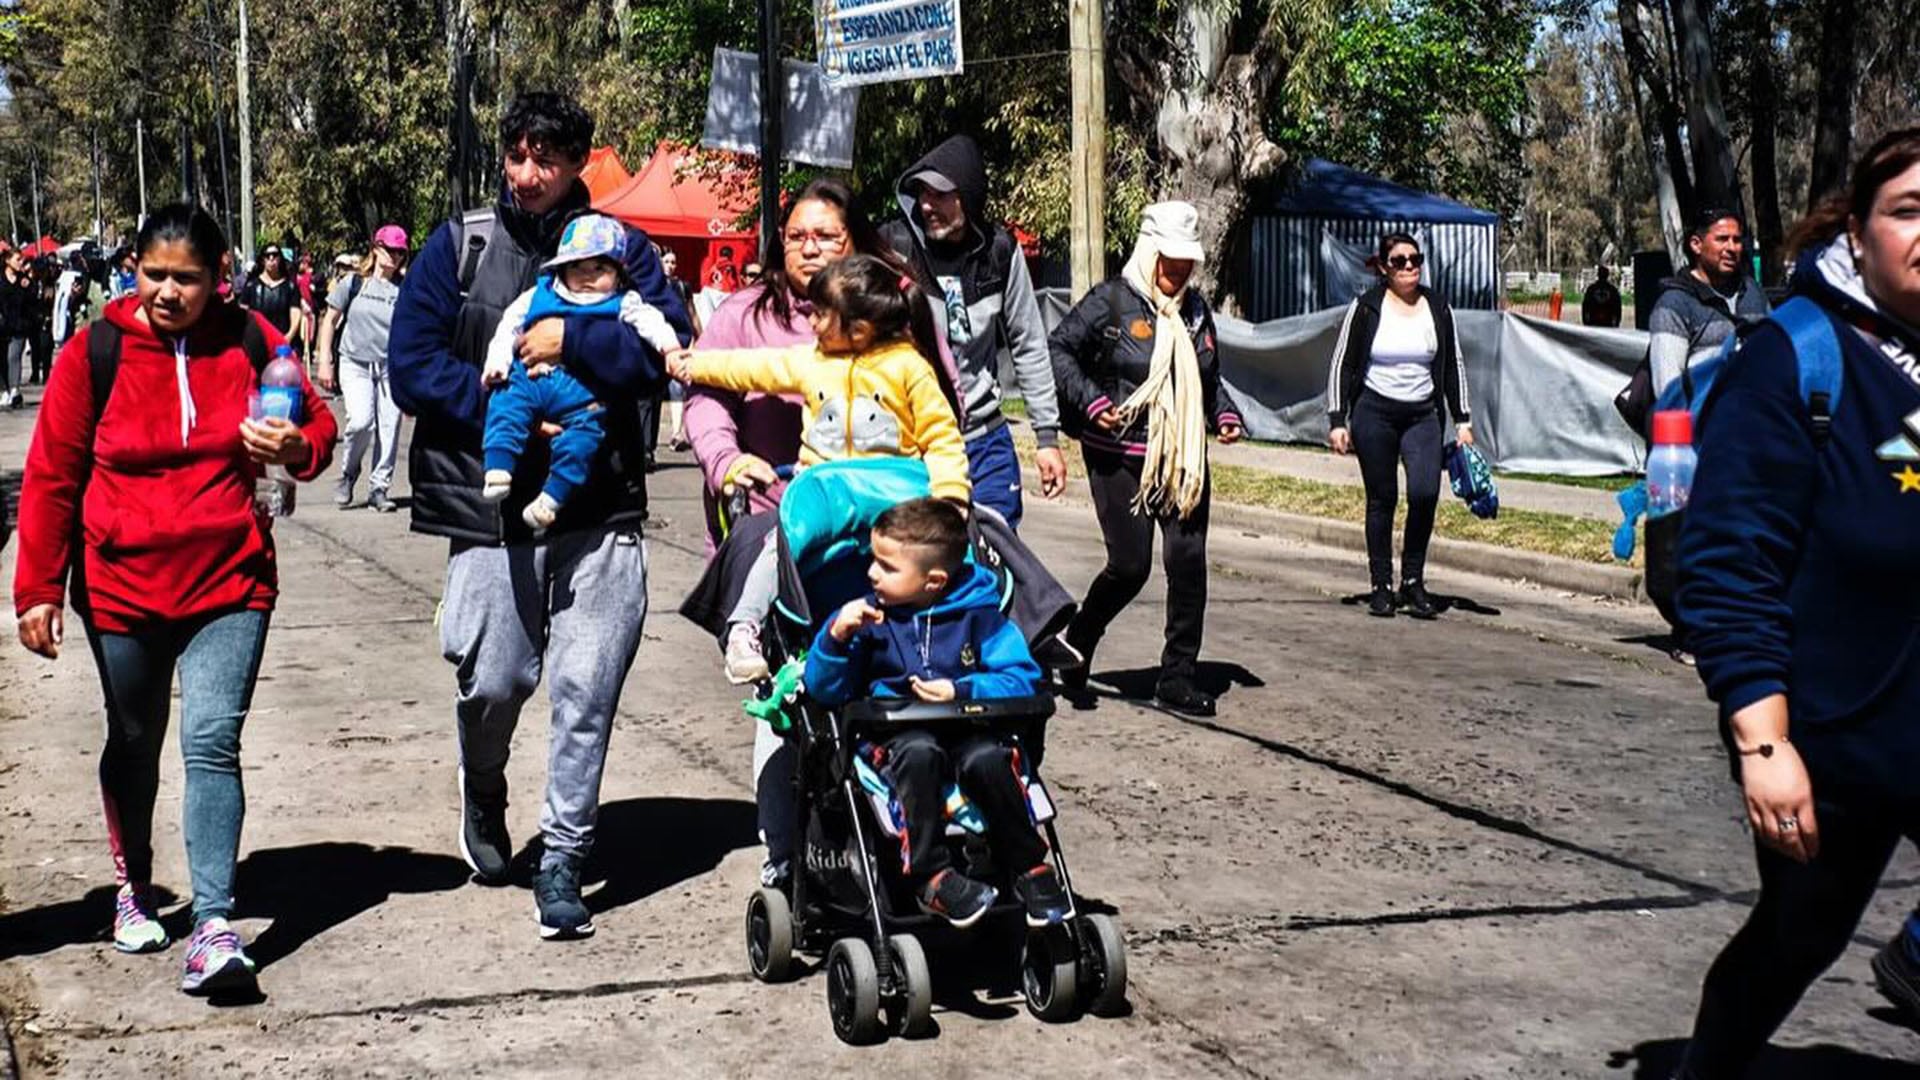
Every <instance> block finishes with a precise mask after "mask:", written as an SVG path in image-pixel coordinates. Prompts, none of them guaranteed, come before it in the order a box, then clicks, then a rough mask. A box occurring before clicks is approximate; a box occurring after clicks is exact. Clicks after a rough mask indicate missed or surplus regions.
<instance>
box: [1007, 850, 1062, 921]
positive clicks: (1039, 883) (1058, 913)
mask: <svg viewBox="0 0 1920 1080" xmlns="http://www.w3.org/2000/svg"><path fill="white" fill-rule="evenodd" d="M1013 893H1014V895H1015V896H1018V897H1019V898H1020V902H1021V903H1022V904H1024V905H1026V908H1027V925H1028V926H1036V927H1038V926H1053V925H1055V924H1057V923H1063V922H1066V921H1067V912H1068V910H1069V909H1070V908H1071V907H1072V904H1071V903H1069V902H1068V900H1067V890H1065V889H1063V888H1061V887H1060V876H1059V875H1058V874H1055V873H1054V872H1053V867H1051V866H1048V865H1047V864H1046V863H1041V864H1040V865H1039V866H1036V867H1034V868H1033V869H1031V870H1029V871H1027V872H1026V873H1024V874H1021V875H1020V876H1019V877H1017V878H1015V879H1014V882H1013Z"/></svg>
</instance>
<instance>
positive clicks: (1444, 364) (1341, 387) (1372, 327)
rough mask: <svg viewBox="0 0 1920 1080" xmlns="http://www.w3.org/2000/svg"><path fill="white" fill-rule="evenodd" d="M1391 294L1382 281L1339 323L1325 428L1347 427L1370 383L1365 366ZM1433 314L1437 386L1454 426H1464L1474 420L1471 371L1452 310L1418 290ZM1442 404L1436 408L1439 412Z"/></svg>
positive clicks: (1358, 299)
mask: <svg viewBox="0 0 1920 1080" xmlns="http://www.w3.org/2000/svg"><path fill="white" fill-rule="evenodd" d="M1386 295H1387V286H1386V284H1385V283H1384V282H1383V283H1381V284H1379V285H1375V286H1374V287H1373V288H1371V289H1368V290H1367V291H1366V292H1364V293H1362V294H1360V295H1359V296H1357V297H1355V298H1354V300H1353V303H1351V304H1349V305H1347V317H1346V321H1344V322H1342V323H1341V324H1340V340H1339V341H1338V342H1336V343H1335V344H1334V346H1333V373H1332V374H1331V375H1329V376H1328V378H1327V426H1328V427H1332V428H1343V427H1346V426H1347V417H1348V416H1349V415H1350V414H1351V413H1352V412H1353V403H1354V402H1356V401H1358V400H1360V391H1361V390H1362V389H1364V388H1365V387H1366V384H1367V367H1368V365H1370V364H1372V363H1373V336H1374V334H1375V333H1377V332H1378V331H1379V329H1380V305H1381V303H1383V302H1384V300H1385V297H1386ZM1420 295H1421V296H1424V297H1426V298H1427V309H1428V310H1429V311H1431V312H1432V313H1433V330H1434V338H1435V340H1436V341H1437V342H1438V348H1436V349H1435V350H1434V353H1433V385H1434V386H1435V387H1436V388H1437V389H1438V390H1439V394H1440V396H1444V397H1445V398H1446V402H1447V410H1448V411H1449V412H1451V413H1453V422H1454V423H1456V424H1465V423H1468V422H1470V421H1471V420H1472V419H1473V413H1472V410H1471V409H1470V408H1469V406H1470V404H1471V402H1470V400H1469V398H1468V395H1467V367H1466V365H1465V364H1463V363H1462V362H1461V360H1460V338H1459V333H1458V330H1457V328H1456V327H1455V326H1454V322H1453V309H1452V308H1450V307H1448V306H1447V302H1446V301H1445V300H1442V299H1440V297H1439V296H1437V295H1435V294H1434V293H1432V292H1430V291H1428V289H1427V287H1426V286H1425V285H1422V286H1420ZM1439 404H1440V403H1439V402H1437V401H1436V402H1434V407H1435V408H1436V409H1438V408H1439Z"/></svg>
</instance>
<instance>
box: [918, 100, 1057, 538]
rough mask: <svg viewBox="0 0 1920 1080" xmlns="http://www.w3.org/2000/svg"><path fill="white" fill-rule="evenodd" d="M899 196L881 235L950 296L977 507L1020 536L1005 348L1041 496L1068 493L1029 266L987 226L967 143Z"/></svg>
mask: <svg viewBox="0 0 1920 1080" xmlns="http://www.w3.org/2000/svg"><path fill="white" fill-rule="evenodd" d="M898 196H899V200H900V212H901V214H902V215H903V217H902V219H901V220H898V221H893V222H889V223H888V224H887V225H886V226H885V227H884V228H883V229H882V230H881V232H882V235H883V236H884V237H885V238H886V241H887V243H888V244H890V245H891V246H892V247H893V249H894V250H895V251H897V252H899V253H900V254H901V255H903V256H905V257H907V258H908V259H912V260H914V261H916V262H918V263H919V264H920V265H921V266H922V267H923V268H924V269H925V270H926V272H927V275H928V276H929V277H931V278H932V279H933V280H934V281H936V282H939V284H940V288H941V289H942V290H943V291H944V292H945V293H946V304H947V341H948V343H949V344H950V345H951V346H952V348H953V357H954V361H955V363H956V364H957V365H958V366H959V369H960V386H959V387H958V389H959V391H960V396H961V412H962V414H963V415H962V416H961V417H960V426H961V429H962V433H963V434H964V436H965V438H966V442H967V461H968V465H969V466H970V473H971V476H972V480H973V499H974V502H975V504H976V505H980V506H990V507H992V508H993V509H995V510H996V511H998V512H999V513H1000V515H1001V516H1002V517H1004V518H1006V519H1007V524H1009V525H1013V526H1016V527H1017V526H1018V525H1019V524H1020V517H1021V513H1022V510H1023V507H1022V503H1021V498H1020V460H1019V458H1017V457H1015V456H1014V452H1013V436H1012V434H1011V433H1010V432H1009V431H1008V430H1007V418H1006V416H1005V415H1004V414H1003V413H1002V412H1001V410H1000V375H999V368H1000V363H999V361H1000V349H1001V347H1002V346H1003V345H1004V346H1005V347H1006V348H1007V349H1008V350H1009V351H1010V352H1011V353H1012V354H1013V373H1014V380H1015V382H1016V383H1018V385H1019V387H1020V393H1021V396H1023V397H1024V398H1025V399H1026V403H1027V421H1028V423H1030V424H1032V425H1033V433H1034V437H1035V438H1036V439H1037V440H1038V442H1039V444H1040V452H1039V454H1038V457H1037V460H1036V462H1035V464H1036V465H1037V466H1038V468H1039V470H1040V493H1041V494H1042V495H1044V496H1045V497H1047V498H1049V499H1052V498H1056V497H1058V496H1059V494H1060V493H1061V492H1062V491H1064V490H1065V489H1066V486H1067V459H1066V456H1065V455H1064V454H1062V453H1061V452H1060V449H1059V446H1058V445H1057V443H1058V439H1059V434H1060V406H1059V403H1058V401H1057V399H1056V398H1055V395H1054V389H1053V364H1052V360H1051V359H1050V355H1049V353H1048V351H1047V328H1046V325H1045V324H1044V323H1043V322H1042V320H1041V318H1040V304H1039V301H1038V300H1037V299H1036V298H1035V296H1034V292H1033V279H1032V278H1031V277H1029V276H1028V274H1027V262H1026V257H1025V255H1024V254H1023V253H1022V252H1021V250H1020V244H1019V243H1018V242H1017V241H1015V240H1014V238H1013V236H1012V234H1010V233H1009V232H1007V230H1006V229H1004V228H1002V227H1001V226H999V225H997V224H995V223H994V221H993V219H992V218H990V217H988V216H987V214H986V200H987V173H986V168H985V166H984V165H983V164H982V162H981V160H980V148H979V147H978V146H977V145H975V144H974V141H973V140H972V139H969V138H968V137H966V136H965V135H955V136H954V137H953V138H951V139H948V140H947V141H946V142H943V143H941V144H940V145H939V146H936V147H934V148H933V150H932V152H930V153H928V154H927V156H926V157H923V158H921V159H920V160H919V161H917V162H914V164H913V165H912V166H911V167H909V168H908V169H907V171H906V173H905V174H903V175H902V176H901V178H900V184H899V189H898Z"/></svg>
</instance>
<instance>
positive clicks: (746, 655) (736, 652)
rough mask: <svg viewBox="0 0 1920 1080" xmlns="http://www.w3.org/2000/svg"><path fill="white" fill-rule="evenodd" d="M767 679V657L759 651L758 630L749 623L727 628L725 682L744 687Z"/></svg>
mask: <svg viewBox="0 0 1920 1080" xmlns="http://www.w3.org/2000/svg"><path fill="white" fill-rule="evenodd" d="M766 677H767V656H766V653H764V652H762V651H761V649H760V628H759V627H757V626H755V625H753V624H752V623H750V622H737V623H734V624H733V625H732V626H729V627H727V681H728V682H730V683H732V684H734V685H735V686H745V685H746V684H748V683H750V682H758V681H760V680H761V679H764V678H766Z"/></svg>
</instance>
